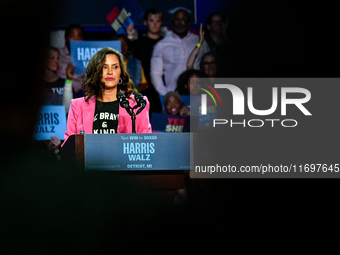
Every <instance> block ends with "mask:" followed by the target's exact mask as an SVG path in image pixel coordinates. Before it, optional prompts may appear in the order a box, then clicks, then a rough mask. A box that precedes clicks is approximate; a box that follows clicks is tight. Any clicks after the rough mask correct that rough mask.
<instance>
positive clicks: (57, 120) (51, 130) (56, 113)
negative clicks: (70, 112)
mask: <svg viewBox="0 0 340 255" xmlns="http://www.w3.org/2000/svg"><path fill="white" fill-rule="evenodd" d="M65 131H66V113H65V106H63V105H44V106H42V107H41V108H40V112H39V116H38V120H37V125H36V127H35V130H34V137H35V139H36V140H50V139H51V136H56V137H58V138H59V139H60V140H64V133H65Z"/></svg>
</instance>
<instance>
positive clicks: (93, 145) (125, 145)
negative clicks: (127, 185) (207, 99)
mask: <svg viewBox="0 0 340 255" xmlns="http://www.w3.org/2000/svg"><path fill="white" fill-rule="evenodd" d="M84 136H85V137H84V147H85V148H84V156H85V170H110V171H120V170H124V171H125V170H190V160H192V157H191V152H192V149H191V147H192V146H191V142H192V139H191V136H192V134H191V133H180V134H171V133H169V134H167V133H159V134H154V133H150V134H144V133H143V134H95V135H93V134H89V135H87V134H85V135H84Z"/></svg>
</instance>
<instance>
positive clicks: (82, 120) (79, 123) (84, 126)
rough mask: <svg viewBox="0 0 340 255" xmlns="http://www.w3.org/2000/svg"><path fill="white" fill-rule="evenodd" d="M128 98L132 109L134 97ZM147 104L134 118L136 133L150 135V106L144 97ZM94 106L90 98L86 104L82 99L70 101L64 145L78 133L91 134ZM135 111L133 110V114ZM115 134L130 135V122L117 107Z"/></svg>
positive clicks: (134, 102)
mask: <svg viewBox="0 0 340 255" xmlns="http://www.w3.org/2000/svg"><path fill="white" fill-rule="evenodd" d="M130 97H131V98H132V99H131V98H129V103H130V107H134V106H135V105H136V104H137V103H136V101H135V100H134V96H133V95H131V96H130ZM144 99H145V100H146V102H147V104H146V106H145V108H144V109H143V111H141V112H140V113H139V114H138V115H137V116H136V121H135V127H136V133H151V132H152V130H151V124H150V120H149V108H150V104H149V101H148V99H147V98H146V97H144ZM95 106H96V98H95V97H91V98H90V99H89V101H88V102H86V101H85V98H84V97H81V98H76V99H72V101H71V105H70V110H69V113H68V118H67V129H66V132H65V134H64V143H63V144H62V146H63V145H64V144H65V142H66V140H67V139H68V137H69V136H70V135H74V134H79V133H80V131H85V134H92V132H93V117H94V112H95ZM136 111H137V109H135V112H136ZM117 133H132V120H131V116H130V115H129V114H128V113H127V111H126V110H125V109H124V108H122V107H121V106H120V105H119V119H118V128H117Z"/></svg>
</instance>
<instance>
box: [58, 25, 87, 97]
mask: <svg viewBox="0 0 340 255" xmlns="http://www.w3.org/2000/svg"><path fill="white" fill-rule="evenodd" d="M83 40H84V28H83V27H82V26H80V25H79V24H70V25H69V26H68V27H67V28H66V29H65V46H64V47H63V48H61V49H60V69H59V76H60V77H61V78H64V79H67V74H66V68H67V66H68V65H69V64H71V65H73V64H72V62H71V55H70V52H71V41H83ZM83 78H84V75H80V74H74V75H73V82H72V87H73V98H78V97H82V96H83V95H84V92H83V89H82V85H81V84H82V79H83Z"/></svg>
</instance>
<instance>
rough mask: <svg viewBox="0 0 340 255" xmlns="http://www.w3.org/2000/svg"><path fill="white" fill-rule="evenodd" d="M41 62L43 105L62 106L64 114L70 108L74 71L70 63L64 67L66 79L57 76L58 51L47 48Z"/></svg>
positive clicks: (50, 47) (53, 48)
mask: <svg viewBox="0 0 340 255" xmlns="http://www.w3.org/2000/svg"><path fill="white" fill-rule="evenodd" d="M44 54H45V55H44V61H43V70H44V72H43V86H44V97H43V98H44V102H43V104H45V105H64V106H65V110H66V114H67V113H68V109H69V107H70V103H71V99H72V97H73V95H72V81H73V76H74V72H75V69H74V67H73V65H72V64H71V63H69V64H68V65H67V67H66V70H65V74H66V79H64V78H61V77H60V76H59V74H58V72H59V69H60V65H59V63H60V61H59V50H58V49H57V48H55V47H53V46H47V49H46V51H45V53H44Z"/></svg>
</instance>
